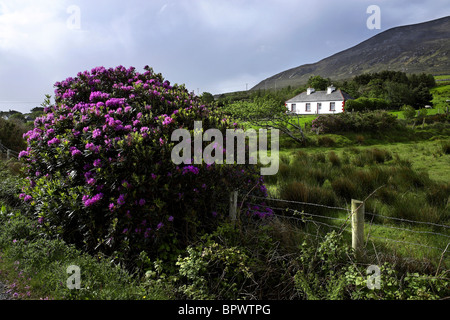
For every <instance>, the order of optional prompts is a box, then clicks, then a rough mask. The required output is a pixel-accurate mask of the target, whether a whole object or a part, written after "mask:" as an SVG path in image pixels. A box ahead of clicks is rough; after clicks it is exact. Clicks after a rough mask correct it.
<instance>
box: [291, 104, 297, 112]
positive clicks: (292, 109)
mask: <svg viewBox="0 0 450 320" xmlns="http://www.w3.org/2000/svg"><path fill="white" fill-rule="evenodd" d="M296 107H297V106H296V104H295V103H292V104H291V111H292V112H295V111H296Z"/></svg>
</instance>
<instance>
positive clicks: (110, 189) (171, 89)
mask: <svg viewBox="0 0 450 320" xmlns="http://www.w3.org/2000/svg"><path fill="white" fill-rule="evenodd" d="M144 70H145V72H143V73H138V72H136V70H135V68H133V67H131V68H128V69H127V68H124V67H123V66H119V67H117V68H109V69H106V68H104V67H97V68H94V69H92V70H90V71H84V72H80V73H78V74H77V77H74V78H67V79H66V80H64V81H61V82H57V83H56V84H55V87H56V90H55V97H54V98H55V104H54V105H52V106H47V107H45V114H44V115H43V116H42V117H40V118H37V119H36V120H35V123H34V126H35V127H34V129H33V130H30V131H29V132H27V133H26V134H25V135H24V138H26V139H27V143H28V148H27V150H24V151H22V152H21V153H20V155H19V158H20V159H21V160H22V161H23V162H25V165H26V172H27V174H28V178H27V181H28V182H29V184H28V185H27V186H26V187H25V188H24V190H23V194H22V195H21V198H22V199H23V200H24V201H26V202H27V203H28V205H29V206H30V208H33V209H32V210H35V212H34V214H35V216H37V217H39V216H44V212H41V211H40V210H45V206H43V205H40V206H35V207H33V205H34V203H40V204H42V203H45V204H46V205H47V207H48V208H50V207H51V208H52V210H47V211H46V212H45V218H46V221H63V220H64V219H69V218H68V217H67V212H73V207H74V206H79V207H80V209H82V210H79V211H82V212H83V214H80V216H79V217H77V219H78V221H79V223H80V224H83V225H89V226H92V225H93V221H102V224H103V225H102V226H96V228H97V229H98V230H97V229H95V228H94V227H93V228H94V229H93V230H90V232H92V233H91V234H89V235H88V233H86V234H83V235H79V236H80V238H83V241H85V242H86V243H91V242H94V243H95V242H96V241H98V239H104V237H106V234H105V233H106V232H107V231H106V230H116V229H117V230H120V231H118V232H117V234H114V235H113V236H115V237H121V236H123V237H124V236H129V235H130V234H131V233H133V232H134V233H136V234H137V235H140V237H138V236H133V237H130V238H129V239H131V238H132V239H133V241H137V242H138V243H139V244H141V245H142V246H143V247H145V248H146V247H147V246H148V244H149V241H151V239H154V237H159V236H161V235H162V234H164V233H165V232H167V233H168V231H169V230H171V229H170V228H172V227H173V226H174V225H177V226H178V227H180V226H181V225H182V223H183V221H184V220H186V219H188V218H187V217H186V216H185V215H183V213H184V212H187V210H190V211H192V212H197V215H198V217H197V218H198V219H199V220H200V221H201V219H202V217H206V216H208V215H210V214H206V213H203V211H201V210H199V208H210V209H208V210H210V211H207V212H213V215H216V216H218V212H220V210H219V208H217V209H215V208H212V206H215V205H216V204H217V203H219V202H220V201H223V199H224V198H225V197H227V196H228V192H229V190H231V189H235V188H242V189H245V188H248V190H250V189H251V188H253V186H254V185H255V184H258V186H260V187H259V189H258V190H257V192H259V195H263V194H265V193H266V190H265V187H264V186H263V185H261V184H260V181H258V180H257V178H255V174H254V171H253V172H252V170H247V169H246V170H245V171H241V170H240V169H241V168H235V167H233V166H215V165H198V166H193V165H186V166H179V167H178V166H176V165H175V164H174V163H173V162H172V161H171V159H170V156H171V152H170V151H171V150H170V149H169V148H170V147H171V145H172V144H171V143H170V142H171V130H174V129H177V128H181V127H182V128H188V129H190V130H192V129H193V125H194V121H195V120H198V119H205V123H207V124H208V126H210V127H211V128H216V129H219V130H223V131H224V130H225V129H227V128H229V127H233V128H234V127H236V125H237V124H232V123H230V122H229V121H228V119H223V118H222V117H219V115H218V114H217V113H215V111H213V110H210V109H209V108H207V107H205V106H203V105H201V103H200V99H199V98H198V97H196V96H195V95H194V94H191V93H189V92H188V90H186V89H185V88H184V86H179V85H175V86H172V85H171V84H170V82H169V81H166V80H164V79H163V77H162V75H160V74H155V73H154V72H153V70H152V69H151V68H149V67H145V68H144ZM235 173H236V174H235ZM237 173H239V174H237ZM44 179H45V180H44ZM38 181H39V182H41V183H40V184H37V182H38ZM219 181H220V183H221V188H219V189H217V190H215V191H214V194H212V193H211V194H209V193H208V192H209V191H210V190H213V188H214V186H215V185H217V184H218V183H219ZM222 184H223V185H222ZM36 185H39V187H40V188H43V190H38V188H37V187H36ZM51 188H54V189H56V191H55V190H51V191H50V189H51ZM50 193H52V194H58V195H64V196H65V198H64V199H74V200H67V203H62V204H59V203H58V205H59V207H54V206H53V205H52V204H50V203H46V201H47V202H48V195H49V194H50ZM43 194H45V196H43ZM79 195H81V196H79ZM80 198H81V199H80ZM33 200H34V201H33ZM219 200H220V201H219ZM30 210H31V209H30ZM79 211H76V212H79ZM260 212H263V210H260ZM52 216H54V219H52V218H51V217H52ZM99 217H101V219H99ZM47 218H49V219H48V220H47ZM189 219H190V218H189ZM174 220H176V222H177V223H175V224H174V223H172V222H173V221H174ZM144 221H145V223H143V222H144ZM186 221H187V220H186ZM186 223H188V222H186ZM64 225H67V224H64V223H61V226H64ZM116 225H117V228H116ZM61 226H56V227H61ZM53 227H54V226H53ZM180 228H181V227H180ZM53 229H55V228H53ZM166 230H167V231H166ZM109 236H110V235H108V237H109ZM84 237H91V238H88V239H87V238H84ZM138 239H140V240H138ZM139 241H142V242H139ZM93 246H95V245H94V244H93Z"/></svg>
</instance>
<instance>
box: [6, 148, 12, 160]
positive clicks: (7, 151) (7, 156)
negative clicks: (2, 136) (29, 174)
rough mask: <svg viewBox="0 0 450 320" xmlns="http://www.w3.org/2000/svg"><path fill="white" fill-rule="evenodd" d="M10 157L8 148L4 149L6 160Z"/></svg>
mask: <svg viewBox="0 0 450 320" xmlns="http://www.w3.org/2000/svg"><path fill="white" fill-rule="evenodd" d="M10 158H11V152H10V151H9V149H7V150H6V160H9V159H10Z"/></svg>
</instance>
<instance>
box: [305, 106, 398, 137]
mask: <svg viewBox="0 0 450 320" xmlns="http://www.w3.org/2000/svg"><path fill="white" fill-rule="evenodd" d="M398 125H399V123H398V121H397V117H396V116H394V115H392V114H389V113H388V112H386V111H370V112H365V113H361V112H358V113H353V114H352V113H348V112H344V113H338V114H333V115H320V116H318V117H317V118H316V119H314V120H313V121H312V126H311V130H312V131H313V132H315V131H316V130H318V131H319V132H320V133H337V132H382V131H385V130H389V129H395V128H397V127H398Z"/></svg>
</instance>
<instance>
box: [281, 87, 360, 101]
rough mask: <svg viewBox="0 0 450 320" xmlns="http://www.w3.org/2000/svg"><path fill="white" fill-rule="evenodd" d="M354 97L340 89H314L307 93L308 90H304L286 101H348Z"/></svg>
mask: <svg viewBox="0 0 450 320" xmlns="http://www.w3.org/2000/svg"><path fill="white" fill-rule="evenodd" d="M349 99H353V98H352V97H351V96H350V95H349V94H348V93H346V92H344V91H342V90H340V89H338V90H334V91H333V92H331V93H327V91H314V92H312V93H310V94H307V93H306V91H305V92H302V93H300V94H298V95H296V96H295V97H293V98H291V99H289V100H288V101H286V103H298V102H320V101H347V100H349Z"/></svg>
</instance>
